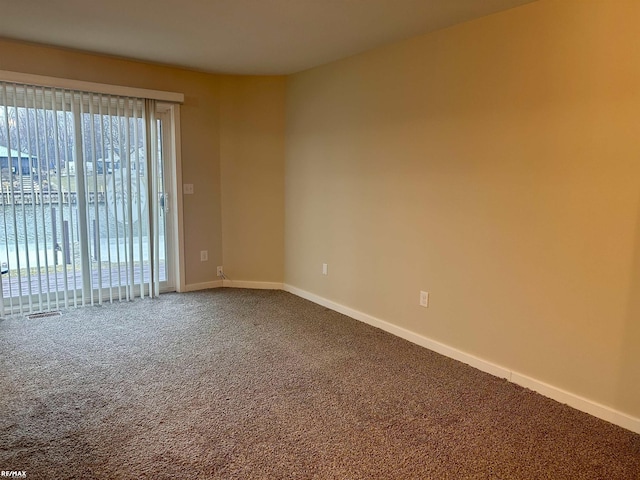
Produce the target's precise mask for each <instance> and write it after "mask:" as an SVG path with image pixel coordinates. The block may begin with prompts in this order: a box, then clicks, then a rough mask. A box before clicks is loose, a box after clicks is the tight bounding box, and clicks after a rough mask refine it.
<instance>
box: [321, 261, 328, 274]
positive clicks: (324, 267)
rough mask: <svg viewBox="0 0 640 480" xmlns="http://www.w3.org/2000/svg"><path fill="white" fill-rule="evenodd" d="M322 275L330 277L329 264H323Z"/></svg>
mask: <svg viewBox="0 0 640 480" xmlns="http://www.w3.org/2000/svg"><path fill="white" fill-rule="evenodd" d="M322 274H323V275H329V264H327V263H323V264H322Z"/></svg>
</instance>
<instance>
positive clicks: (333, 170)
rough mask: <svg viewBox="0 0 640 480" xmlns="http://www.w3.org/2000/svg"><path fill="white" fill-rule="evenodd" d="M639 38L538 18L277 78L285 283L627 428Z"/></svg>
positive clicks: (633, 363)
mask: <svg viewBox="0 0 640 480" xmlns="http://www.w3.org/2000/svg"><path fill="white" fill-rule="evenodd" d="M638 25H640V2H637V1H624V0H616V1H591V0H563V1H541V2H536V3H533V4H529V5H526V6H523V7H520V8H516V9H512V10H509V11H506V12H502V13H499V14H496V15H493V16H490V17H485V18H483V19H479V20H476V21H473V22H469V23H465V24H461V25H458V26H455V27H452V28H449V29H446V30H442V31H439V32H436V33H432V34H428V35H425V36H421V37H419V38H415V39H411V40H409V41H405V42H402V43H400V44H396V45H392V46H389V47H386V48H382V49H377V50H374V51H371V52H368V53H365V54H362V55H358V56H355V57H352V58H349V59H347V60H344V61H340V62H336V63H333V64H330V65H327V66H323V67H320V68H316V69H313V70H310V71H307V72H303V73H300V74H297V75H294V76H292V77H290V78H289V80H288V84H287V145H286V151H287V153H286V157H287V159H286V180H285V183H286V217H285V219H286V221H285V282H286V283H288V284H290V285H293V286H295V287H298V288H301V289H304V290H307V291H309V292H312V293H314V294H316V295H320V296H322V297H325V298H328V299H330V300H333V301H335V302H338V303H341V304H344V305H346V306H349V307H351V308H354V309H357V310H360V311H362V312H365V313H368V314H370V315H373V316H376V317H378V318H381V319H383V320H386V321H389V322H392V323H394V324H396V325H399V326H401V327H405V328H407V329H409V330H412V331H414V332H417V333H419V334H422V335H425V336H427V337H430V338H433V339H435V340H438V341H441V342H443V343H446V344H448V345H450V346H453V347H456V348H459V349H461V350H463V351H465V352H468V353H471V354H474V355H477V356H479V357H481V358H484V359H486V360H489V361H492V362H495V363H497V364H500V365H502V366H505V367H507V368H509V369H512V370H514V371H518V372H520V373H522V374H525V375H529V376H531V377H534V378H536V379H538V380H541V381H544V382H547V383H549V384H551V385H554V386H556V387H559V388H562V389H565V390H568V391H569V392H572V393H574V394H577V395H581V396H584V397H586V398H588V399H591V400H593V401H596V402H600V403H602V404H604V405H607V406H611V407H613V408H615V409H618V410H620V411H622V412H626V413H628V414H630V415H633V416H635V417H640V328H639V327H638V323H639V322H640V303H639V302H640V300H639V299H640V273H639V272H640V261H639V260H638V259H639V258H640V156H639V155H640V120H639V118H640V43H639V42H638ZM323 262H327V263H329V275H328V276H326V277H325V276H322V275H321V263H323ZM419 290H427V291H429V292H431V306H430V308H428V309H424V308H422V307H419V306H418V292H419Z"/></svg>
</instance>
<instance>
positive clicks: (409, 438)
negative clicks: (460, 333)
mask: <svg viewBox="0 0 640 480" xmlns="http://www.w3.org/2000/svg"><path fill="white" fill-rule="evenodd" d="M0 372H1V373H0V375H1V376H0V470H21V471H26V473H27V478H28V479H56V480H59V479H71V478H73V479H93V478H96V479H205V478H211V479H217V478H220V479H222V478H224V479H227V478H230V479H285V478H286V479H289V478H291V479H295V478H298V479H307V478H317V479H365V478H366V479H503V480H504V479H526V480H531V479H554V480H555V479H572V480H573V479H606V480H615V479H621V480H632V479H640V435H635V434H632V433H631V432H628V431H625V430H623V429H621V428H618V427H616V426H614V425H611V424H608V423H606V422H604V421H601V420H598V419H596V418H594V417H591V416H589V415H586V414H584V413H581V412H578V411H576V410H574V409H572V408H569V407H567V406H565V405H561V404H559V403H557V402H554V401H552V400H549V399H546V398H544V397H542V396H540V395H538V394H536V393H533V392H531V391H528V390H525V389H523V388H520V387H518V386H516V385H514V384H511V383H508V382H506V381H504V380H500V379H497V378H494V377H492V376H490V375H487V374H484V373H481V372H479V371H477V370H475V369H473V368H471V367H468V366H466V365H464V364H462V363H459V362H456V361H454V360H450V359H448V358H445V357H442V356H440V355H438V354H435V353H433V352H430V351H428V350H426V349H423V348H420V347H418V346H415V345H413V344H411V343H408V342H406V341H404V340H401V339H398V338H395V337H393V336H391V335H389V334H387V333H384V332H382V331H380V330H377V329H375V328H372V327H369V326H367V325H364V324H361V323H359V322H356V321H354V320H351V319H349V318H347V317H344V316H342V315H339V314H337V313H334V312H332V311H329V310H327V309H324V308H322V307H319V306H317V305H314V304H312V303H310V302H307V301H305V300H302V299H300V298H297V297H295V296H293V295H290V294H288V293H284V292H277V291H249V290H231V289H224V290H222V289H221V290H211V291H205V292H197V293H190V294H170V295H164V296H163V297H161V298H160V299H157V300H143V301H136V302H132V303H123V304H114V305H106V306H103V307H90V308H85V309H78V310H70V311H67V312H65V313H64V315H63V316H61V317H54V318H44V319H39V320H27V319H25V318H10V319H5V320H2V321H0Z"/></svg>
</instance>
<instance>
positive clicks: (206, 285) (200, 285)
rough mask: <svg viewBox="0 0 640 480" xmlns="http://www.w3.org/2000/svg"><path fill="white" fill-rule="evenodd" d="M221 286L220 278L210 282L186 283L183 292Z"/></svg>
mask: <svg viewBox="0 0 640 480" xmlns="http://www.w3.org/2000/svg"><path fill="white" fill-rule="evenodd" d="M220 287H222V280H214V281H212V282H202V283H188V284H186V285H185V286H184V290H183V291H184V292H195V291H196V290H208V289H210V288H220Z"/></svg>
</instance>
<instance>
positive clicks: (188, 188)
mask: <svg viewBox="0 0 640 480" xmlns="http://www.w3.org/2000/svg"><path fill="white" fill-rule="evenodd" d="M182 193H184V194H185V195H193V183H184V184H182Z"/></svg>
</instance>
